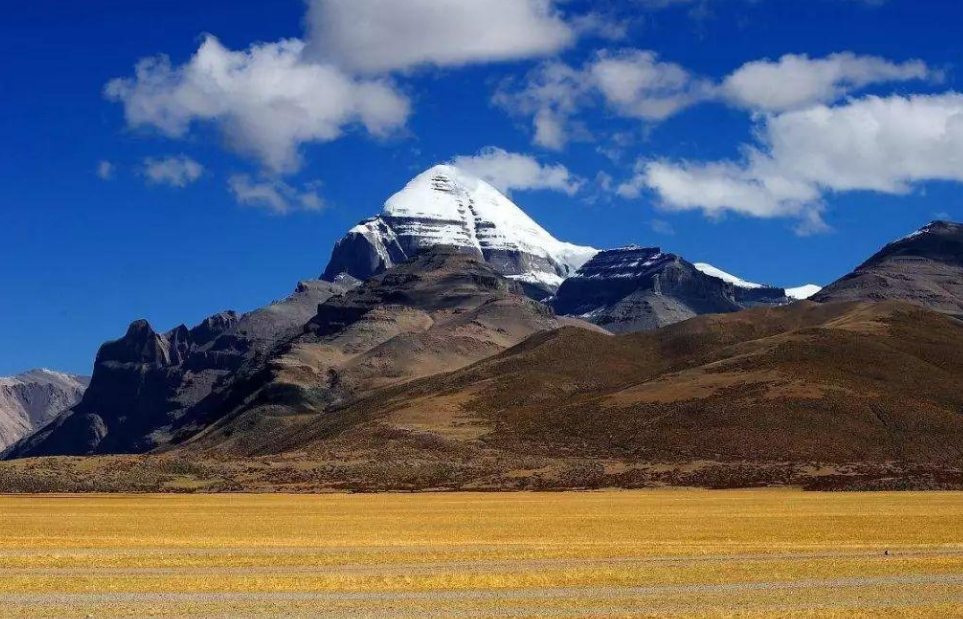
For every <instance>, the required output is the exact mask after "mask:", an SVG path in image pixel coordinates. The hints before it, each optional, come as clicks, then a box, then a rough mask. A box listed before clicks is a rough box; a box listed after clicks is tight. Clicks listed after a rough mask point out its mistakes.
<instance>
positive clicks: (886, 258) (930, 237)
mask: <svg viewBox="0 0 963 619" xmlns="http://www.w3.org/2000/svg"><path fill="white" fill-rule="evenodd" d="M885 299H890V300H901V301H908V302H910V303H915V304H917V305H922V306H923V307H927V308H929V309H932V310H935V311H938V312H942V313H944V314H950V315H953V316H963V224H957V223H951V222H948V221H934V222H932V223H930V224H929V225H927V226H925V227H923V228H921V229H919V230H917V231H916V232H914V233H912V234H910V235H909V236H907V237H904V238H902V239H899V240H897V241H894V242H892V243H890V244H889V245H887V246H885V247H884V248H882V249H881V250H880V251H878V252H877V253H876V254H874V255H873V256H872V257H870V259H869V260H867V261H866V262H864V263H863V264H861V265H860V266H859V267H857V268H856V270H855V271H853V272H852V273H850V274H848V275H846V276H844V277H843V278H841V279H839V280H838V281H836V282H835V283H833V284H831V285H829V286H827V287H826V288H824V289H823V290H822V291H821V292H819V293H818V294H816V295H815V296H814V297H813V300H814V301H818V302H821V303H827V302H832V301H853V300H863V301H880V300H885Z"/></svg>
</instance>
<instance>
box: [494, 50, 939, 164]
mask: <svg viewBox="0 0 963 619" xmlns="http://www.w3.org/2000/svg"><path fill="white" fill-rule="evenodd" d="M940 79H942V74H941V73H940V72H939V71H934V70H933V69H930V68H929V67H928V66H927V65H926V63H924V62H922V61H919V60H912V61H909V62H905V63H893V62H889V61H887V60H885V59H883V58H878V57H875V56H857V55H855V54H853V53H850V52H844V53H839V54H832V55H830V56H827V57H825V58H815V59H814V58H809V57H808V56H805V55H787V56H783V57H782V58H781V59H780V60H778V61H775V62H773V61H769V60H761V61H754V62H749V63H746V64H744V65H743V66H742V67H740V68H739V69H737V70H736V71H735V72H733V73H732V74H730V75H729V76H727V77H726V78H724V79H723V80H722V81H721V82H718V83H717V82H715V81H713V80H710V79H708V78H705V77H702V76H699V75H696V74H693V73H692V72H690V71H688V70H687V69H686V68H685V67H682V66H681V65H678V64H676V63H673V62H666V61H663V60H660V59H659V56H658V55H657V54H656V53H655V52H652V51H646V50H638V49H625V50H621V51H618V52H605V51H603V52H600V53H598V54H596V56H595V57H594V58H593V59H591V60H590V61H588V62H586V63H585V64H584V65H583V66H581V67H571V66H569V65H566V64H564V63H561V62H557V61H552V62H546V63H543V64H542V65H541V66H539V67H537V68H536V69H534V70H533V71H531V72H530V73H529V74H528V76H527V77H526V79H525V80H524V81H523V82H522V83H519V82H518V81H517V80H508V81H506V82H504V83H503V84H502V85H501V87H500V88H499V89H498V90H497V92H496V93H495V95H494V97H493V102H494V103H495V104H496V105H498V106H499V107H502V108H503V109H505V110H506V111H508V112H509V113H511V114H513V115H516V116H527V117H531V119H532V125H533V129H534V138H533V141H534V143H535V144H537V145H538V146H541V147H543V148H549V149H552V150H561V149H563V148H564V147H565V146H566V144H567V143H568V142H569V141H571V140H572V139H573V136H577V137H579V138H585V137H586V136H588V135H589V131H588V130H587V129H586V128H585V127H584V125H582V124H581V123H580V122H579V120H578V118H579V114H580V113H581V112H582V111H584V110H586V109H590V108H592V107H594V106H597V105H599V104H604V105H605V106H607V107H608V109H610V110H612V111H613V112H615V114H616V115H618V116H621V117H623V118H630V119H639V120H644V121H648V122H659V121H663V120H665V119H667V118H669V117H671V116H674V115H676V114H678V113H679V112H681V111H683V110H685V109H688V108H690V107H692V106H694V105H697V104H700V103H705V102H712V101H715V102H722V103H727V104H729V105H732V106H735V107H739V108H744V109H748V110H751V111H754V112H766V113H774V112H783V111H789V110H793V109H801V108H805V107H808V106H811V105H815V104H818V103H834V102H836V101H839V100H840V99H842V98H844V97H846V96H847V95H850V94H853V93H855V92H857V91H859V90H861V89H864V88H866V87H868V86H871V85H873V84H880V83H891V82H903V81H909V80H929V81H938V80H940Z"/></svg>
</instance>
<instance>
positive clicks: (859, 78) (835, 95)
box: [721, 52, 941, 112]
mask: <svg viewBox="0 0 963 619" xmlns="http://www.w3.org/2000/svg"><path fill="white" fill-rule="evenodd" d="M940 78H941V75H940V74H939V73H938V72H935V71H932V70H930V69H929V67H927V66H926V63H924V62H922V61H920V60H913V61H909V62H905V63H899V64H898V63H893V62H889V61H887V60H885V59H883V58H878V57H875V56H857V55H855V54H852V53H849V52H845V53H841V54H832V55H830V56H827V57H825V58H810V57H809V56H806V55H795V54H788V55H786V56H783V57H782V58H780V59H779V60H778V61H775V62H774V61H770V60H759V61H755V62H748V63H746V64H744V65H742V67H740V68H739V69H738V70H736V71H735V72H734V73H732V74H731V75H729V76H728V77H727V78H726V79H725V80H724V81H723V83H722V85H721V94H722V96H723V97H724V98H725V99H726V100H728V101H729V102H730V103H732V104H733V105H736V106H738V107H744V108H747V109H751V110H760V111H765V112H783V111H788V110H792V109H799V108H803V107H808V106H810V105H813V104H815V103H832V102H834V101H838V100H840V99H841V98H843V97H845V96H846V95H848V94H850V93H852V92H855V91H857V90H860V89H862V88H866V87H867V86H870V85H872V84H878V83H884V82H902V81H909V80H936V79H940Z"/></svg>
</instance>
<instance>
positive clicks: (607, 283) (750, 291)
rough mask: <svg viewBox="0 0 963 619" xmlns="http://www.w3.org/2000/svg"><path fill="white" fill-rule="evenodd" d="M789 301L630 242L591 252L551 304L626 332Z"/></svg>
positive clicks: (776, 292)
mask: <svg viewBox="0 0 963 619" xmlns="http://www.w3.org/2000/svg"><path fill="white" fill-rule="evenodd" d="M788 302H789V299H788V298H787V297H786V293H785V290H783V289H781V288H772V287H768V286H759V287H757V288H748V287H740V286H736V285H734V284H733V283H731V282H728V281H725V280H724V279H722V278H720V277H717V276H713V275H708V274H706V273H704V272H702V271H701V270H700V269H698V268H697V267H696V266H695V265H693V264H692V263H690V262H688V261H686V260H684V259H683V258H681V257H679V256H677V255H675V254H668V253H664V252H662V250H661V249H659V248H658V247H638V246H629V247H623V248H620V249H612V250H607V251H603V252H600V253H599V254H598V255H596V256H595V257H594V258H593V259H592V260H590V261H589V262H588V263H586V264H585V265H584V266H583V267H582V268H581V269H579V271H578V273H577V274H576V275H575V276H574V277H571V278H569V279H567V280H565V282H564V283H563V284H562V286H561V287H560V288H559V289H558V292H557V293H556V295H555V297H554V299H552V306H553V307H554V308H555V311H557V312H558V313H559V314H564V315H569V316H579V317H581V318H584V319H585V320H588V321H590V322H592V323H594V324H597V325H600V326H602V327H605V328H606V329H608V330H609V331H612V332H615V333H625V332H630V331H647V330H651V329H658V328H660V327H664V326H666V325H670V324H674V323H677V322H681V321H683V320H687V319H689V318H692V317H694V316H698V315H700V314H715V313H725V312H735V311H739V310H741V309H745V308H747V307H755V306H760V305H768V306H777V305H784V304H786V303H788Z"/></svg>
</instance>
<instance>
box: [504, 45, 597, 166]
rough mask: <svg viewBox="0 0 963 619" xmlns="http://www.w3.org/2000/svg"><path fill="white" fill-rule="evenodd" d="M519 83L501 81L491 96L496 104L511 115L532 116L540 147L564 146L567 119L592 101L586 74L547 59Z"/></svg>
mask: <svg viewBox="0 0 963 619" xmlns="http://www.w3.org/2000/svg"><path fill="white" fill-rule="evenodd" d="M518 86H519V85H518V83H517V81H515V80H509V81H507V82H505V83H504V84H502V86H501V87H500V88H499V89H498V91H497V92H496V93H495V96H494V97H493V102H494V103H495V105H497V106H499V107H501V108H503V109H505V110H506V111H508V112H509V113H511V114H515V115H523V116H532V122H533V125H534V129H535V137H534V141H535V143H536V144H538V145H539V146H542V147H544V148H549V149H552V150H561V149H562V148H564V147H565V145H566V143H567V142H568V141H569V139H570V132H571V131H570V127H569V124H570V121H569V119H570V118H571V116H573V115H574V114H575V113H576V112H577V111H578V110H579V109H580V108H582V107H585V106H587V105H589V104H591V98H590V97H591V90H590V85H589V84H588V80H587V78H586V74H585V73H584V72H583V71H581V70H579V69H574V68H572V67H570V66H568V65H566V64H564V63H561V62H547V63H544V64H542V65H541V66H539V67H537V68H536V69H534V70H533V71H532V72H531V73H529V75H528V76H527V77H526V79H525V83H524V84H523V85H521V87H518Z"/></svg>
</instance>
